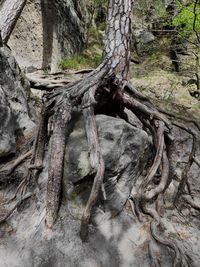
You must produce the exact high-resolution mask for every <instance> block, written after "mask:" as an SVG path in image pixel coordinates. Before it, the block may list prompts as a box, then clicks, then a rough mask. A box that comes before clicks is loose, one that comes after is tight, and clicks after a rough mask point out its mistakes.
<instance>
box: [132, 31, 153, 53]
mask: <svg viewBox="0 0 200 267" xmlns="http://www.w3.org/2000/svg"><path fill="white" fill-rule="evenodd" d="M134 36H135V42H136V48H137V53H138V55H139V56H144V55H147V54H149V53H150V52H152V51H153V49H154V41H155V36H154V35H153V34H152V33H151V32H148V31H145V30H143V29H140V30H136V31H135V32H134Z"/></svg>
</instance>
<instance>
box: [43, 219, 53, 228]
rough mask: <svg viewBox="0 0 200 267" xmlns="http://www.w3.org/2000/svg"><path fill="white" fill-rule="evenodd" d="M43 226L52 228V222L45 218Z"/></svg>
mask: <svg viewBox="0 0 200 267" xmlns="http://www.w3.org/2000/svg"><path fill="white" fill-rule="evenodd" d="M45 226H46V227H47V228H48V229H49V230H52V229H53V223H50V222H48V221H47V220H45Z"/></svg>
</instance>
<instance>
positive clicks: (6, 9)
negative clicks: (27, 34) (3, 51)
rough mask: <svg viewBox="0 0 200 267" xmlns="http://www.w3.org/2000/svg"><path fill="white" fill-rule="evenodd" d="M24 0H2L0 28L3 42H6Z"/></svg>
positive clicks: (24, 2) (23, 4)
mask: <svg viewBox="0 0 200 267" xmlns="http://www.w3.org/2000/svg"><path fill="white" fill-rule="evenodd" d="M25 4H26V0H4V1H3V2H1V4H0V30H1V37H2V40H3V42H4V43H7V42H8V40H9V37H10V35H11V33H12V30H13V29H14V27H15V25H16V23H17V20H18V18H19V17H20V15H21V12H22V10H23V8H24V6H25Z"/></svg>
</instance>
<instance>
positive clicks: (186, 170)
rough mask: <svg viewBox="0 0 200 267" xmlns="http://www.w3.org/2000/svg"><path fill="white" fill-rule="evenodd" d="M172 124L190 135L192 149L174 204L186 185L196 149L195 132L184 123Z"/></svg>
mask: <svg viewBox="0 0 200 267" xmlns="http://www.w3.org/2000/svg"><path fill="white" fill-rule="evenodd" d="M174 125H176V126H178V127H179V128H181V129H183V130H184V131H186V132H188V133H189V134H191V135H192V149H191V152H190V155H189V159H188V163H187V164H186V166H185V168H184V170H183V172H182V174H181V181H180V183H179V187H178V191H177V194H176V197H175V199H174V204H176V203H177V202H178V200H179V198H180V196H181V195H182V194H183V193H184V190H185V186H186V185H187V180H188V173H189V171H190V168H191V166H192V164H193V162H194V157H195V154H196V150H197V133H196V132H195V131H194V130H192V129H190V128H188V127H186V126H185V125H182V124H180V123H174Z"/></svg>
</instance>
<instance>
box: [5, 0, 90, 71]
mask: <svg viewBox="0 0 200 267" xmlns="http://www.w3.org/2000/svg"><path fill="white" fill-rule="evenodd" d="M86 22H87V12H86V5H85V2H84V1H82V0H78V1H73V0H64V1H63V0H57V1H40V0H36V1H32V0H28V1H27V3H26V6H25V8H24V10H23V12H22V14H21V16H20V18H19V20H18V21H17V24H16V26H15V28H14V30H13V32H12V35H11V37H10V40H9V43H8V44H9V46H10V47H11V49H12V51H13V53H14V56H15V58H16V59H17V61H18V62H19V64H20V66H23V67H25V68H29V67H30V66H33V67H35V68H41V67H43V68H45V69H49V68H50V69H51V71H53V72H54V71H57V70H58V64H59V61H60V59H61V58H62V57H65V56H69V55H70V54H72V53H76V52H79V51H80V50H81V49H82V47H83V45H84V43H85V40H86V39H85V25H86Z"/></svg>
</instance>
